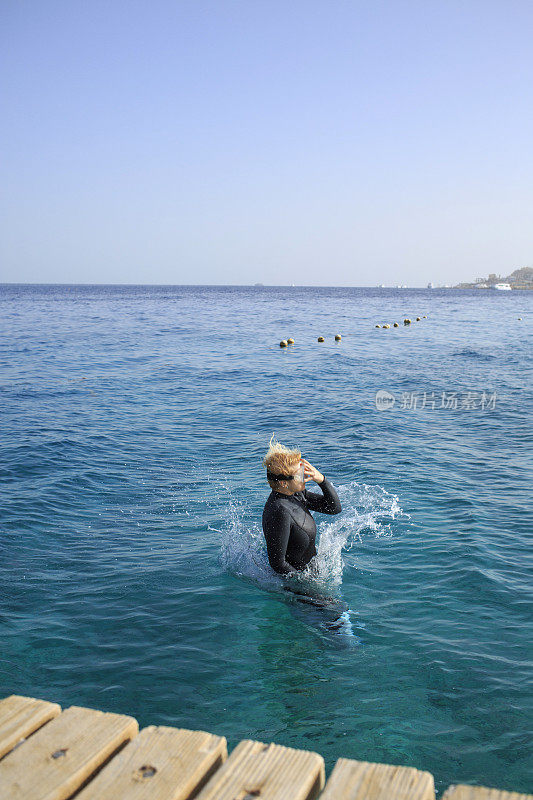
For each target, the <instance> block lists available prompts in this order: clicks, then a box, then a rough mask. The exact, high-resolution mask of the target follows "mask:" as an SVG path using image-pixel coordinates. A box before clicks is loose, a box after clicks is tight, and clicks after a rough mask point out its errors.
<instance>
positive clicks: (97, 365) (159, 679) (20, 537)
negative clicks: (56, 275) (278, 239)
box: [0, 285, 533, 794]
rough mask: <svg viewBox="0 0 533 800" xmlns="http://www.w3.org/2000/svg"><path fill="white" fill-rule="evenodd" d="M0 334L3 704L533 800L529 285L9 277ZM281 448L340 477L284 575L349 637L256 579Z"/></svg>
mask: <svg viewBox="0 0 533 800" xmlns="http://www.w3.org/2000/svg"><path fill="white" fill-rule="evenodd" d="M417 316H421V317H423V316H427V319H421V320H420V321H419V322H416V321H415V320H416V317H417ZM405 317H409V318H411V319H412V320H413V322H412V324H411V325H410V326H404V325H403V319H404V318H405ZM519 317H521V318H522V319H521V320H519V319H518V318H519ZM395 321H398V322H399V323H400V326H399V327H398V328H393V327H391V328H390V329H383V328H375V325H376V324H383V323H390V324H391V325H392V323H393V322H395ZM0 325H1V341H0V436H1V440H2V446H1V451H0V476H1V478H0V479H1V486H2V488H1V495H0V633H1V648H0V697H3V696H6V695H8V694H11V693H16V694H23V695H31V696H34V697H39V698H44V699H47V700H51V701H56V702H58V703H60V704H61V705H62V706H63V707H66V706H69V705H71V704H72V705H84V706H90V707H95V708H100V709H103V710H106V711H115V712H121V713H126V714H132V715H133V716H135V717H136V718H137V719H138V720H139V723H140V725H141V726H145V725H148V724H162V725H173V726H178V727H185V728H192V729H203V730H207V731H210V732H212V733H217V734H220V735H224V736H226V737H227V739H228V747H229V748H230V749H232V748H233V747H234V746H235V745H236V744H237V742H238V741H240V740H241V739H243V738H253V739H258V740H260V741H263V742H270V741H274V742H276V743H278V744H283V745H287V746H290V747H296V748H305V749H308V750H316V751H318V752H319V753H321V754H322V755H323V756H324V758H325V761H326V771H327V774H329V772H330V771H331V769H332V767H333V765H334V763H335V761H336V759H337V758H338V757H340V756H343V757H348V758H355V759H360V760H369V761H378V762H388V763H391V764H403V765H410V766H413V767H417V768H419V769H425V770H429V771H430V772H432V773H433V774H434V776H435V779H436V788H437V790H438V793H439V794H440V793H442V791H443V789H444V788H445V787H447V786H448V785H449V784H451V783H458V782H463V783H472V784H482V785H486V786H494V787H497V788H501V789H507V790H514V791H520V792H526V791H528V790H529V791H531V790H532V788H533V761H532V740H533V733H532V729H533V704H532V687H533V680H532V678H533V669H532V656H533V654H532V642H533V614H532V609H533V558H532V538H533V537H532V528H533V526H532V514H531V511H532V504H531V489H532V485H533V472H532V463H531V451H532V438H533V433H532V424H531V423H532V419H531V417H532V415H531V408H532V394H533V392H532V387H533V380H532V378H533V348H532V333H531V332H532V325H533V292H531V293H527V292H519V291H513V292H497V291H482V290H477V291H458V290H437V289H434V290H406V289H404V290H399V289H398V290H396V289H357V288H315V287H297V286H295V287H266V286H265V287H195V286H186V287H180V286H59V285H36V286H32V285H3V286H0ZM336 333H340V334H342V341H341V342H335V341H334V335H335V334H336ZM319 335H323V336H324V337H325V342H324V343H321V344H319V343H318V342H317V337H318V336H319ZM289 336H292V337H294V339H295V344H294V345H293V346H291V347H289V348H286V349H281V348H280V347H279V341H280V340H281V339H283V338H286V337H289ZM378 390H384V392H385V393H387V394H385V395H384V396H385V397H386V398H388V400H387V402H388V406H387V405H386V407H385V408H383V409H382V408H381V407H380V408H379V409H378V408H377V407H376V401H375V398H376V392H377V391H378ZM390 396H392V399H391V397H390ZM392 401H394V404H392ZM273 433H275V435H276V437H277V438H278V439H279V440H280V441H282V442H283V443H285V444H287V445H297V446H299V447H300V449H301V450H302V453H303V455H304V457H305V458H307V459H308V460H309V461H310V462H311V463H312V464H314V465H315V466H316V467H317V468H318V469H319V470H320V471H322V472H323V473H324V474H325V475H327V476H328V477H329V478H330V480H331V481H332V482H333V484H334V485H335V486H336V487H337V489H338V492H339V496H340V498H341V502H342V506H343V511H342V513H341V514H340V515H338V516H335V517H328V516H326V515H319V514H317V515H316V520H317V524H318V530H319V539H320V545H319V553H318V557H317V564H316V569H314V570H313V571H309V574H303V575H301V576H297V577H296V578H292V579H289V583H290V582H291V581H292V585H293V587H294V585H297V586H300V587H301V588H302V589H304V590H305V591H307V592H308V593H311V594H313V595H314V596H316V597H318V598H330V599H329V600H328V601H327V602H326V606H327V603H329V604H330V605H331V604H332V605H335V604H336V603H337V604H338V605H339V607H341V606H342V604H345V605H344V606H342V607H344V608H345V609H349V610H346V611H345V612H344V616H343V620H342V625H341V627H337V628H335V627H334V626H332V625H331V624H330V623H331V619H330V611H329V610H328V607H326V608H321V607H320V606H319V605H314V604H304V603H302V602H299V600H298V599H297V595H296V594H294V593H292V592H287V591H286V590H285V588H284V587H285V582H286V579H283V578H281V576H278V575H276V574H275V573H274V572H273V571H272V570H271V569H270V567H269V565H268V562H267V559H266V553H265V547H264V544H263V538H262V531H261V512H262V509H263V506H264V503H265V501H266V499H267V496H268V494H269V492H270V489H269V487H268V485H267V483H266V480H265V474H264V469H263V467H262V465H261V460H262V457H263V455H264V453H265V452H266V449H267V446H268V441H269V439H270V437H271V436H272V434H273ZM308 486H309V488H311V489H314V490H315V491H318V492H319V491H320V489H318V487H317V486H316V485H311V484H309V485H308Z"/></svg>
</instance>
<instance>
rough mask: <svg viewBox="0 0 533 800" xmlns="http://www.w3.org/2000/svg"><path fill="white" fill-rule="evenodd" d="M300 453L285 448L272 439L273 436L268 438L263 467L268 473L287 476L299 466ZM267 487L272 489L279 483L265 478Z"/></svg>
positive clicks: (295, 449) (296, 450)
mask: <svg viewBox="0 0 533 800" xmlns="http://www.w3.org/2000/svg"><path fill="white" fill-rule="evenodd" d="M301 457H302V453H301V451H300V450H298V449H297V448H292V449H291V448H289V447H285V445H283V444H281V443H280V442H278V441H276V440H275V439H274V434H272V436H271V437H270V441H269V443H268V450H267V452H266V455H265V457H264V458H263V466H265V467H266V468H267V470H268V471H269V472H273V473H275V474H276V473H278V474H281V475H287V474H289V473H290V472H291V470H293V469H294V467H295V466H296V465H297V464H299V462H300V459H301ZM267 480H268V483H269V486H270V487H271V488H274V487H275V486H277V485H278V484H279V481H271V480H270V479H269V478H267Z"/></svg>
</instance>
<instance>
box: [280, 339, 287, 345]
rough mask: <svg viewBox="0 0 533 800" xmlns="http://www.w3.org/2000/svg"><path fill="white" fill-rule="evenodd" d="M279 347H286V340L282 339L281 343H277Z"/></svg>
mask: <svg viewBox="0 0 533 800" xmlns="http://www.w3.org/2000/svg"><path fill="white" fill-rule="evenodd" d="M279 346H280V347H287V340H286V339H282V340H281V342H280V343H279Z"/></svg>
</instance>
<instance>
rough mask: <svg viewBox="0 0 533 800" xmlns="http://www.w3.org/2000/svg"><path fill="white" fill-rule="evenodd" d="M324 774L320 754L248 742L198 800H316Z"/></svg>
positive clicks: (227, 763) (231, 757) (196, 799)
mask: <svg viewBox="0 0 533 800" xmlns="http://www.w3.org/2000/svg"><path fill="white" fill-rule="evenodd" d="M324 774H325V773H324V759H323V758H322V756H321V755H319V754H318V753H312V752H308V751H306V750H293V749H291V748H289V747H282V746H281V745H279V744H263V743H262V742H253V741H251V740H250V739H244V741H242V742H239V744H238V745H237V747H236V748H235V750H233V752H232V753H231V755H230V757H229V758H228V760H227V761H226V763H225V764H223V765H222V767H221V768H220V769H219V770H217V771H216V772H215V774H214V775H213V777H212V778H211V780H210V781H209V782H208V783H207V784H206V786H204V788H203V789H202V790H201V791H200V793H199V794H198V795H197V796H196V797H195V800H257V798H259V799H260V800H315V798H316V797H318V794H319V792H320V789H322V787H323V786H324Z"/></svg>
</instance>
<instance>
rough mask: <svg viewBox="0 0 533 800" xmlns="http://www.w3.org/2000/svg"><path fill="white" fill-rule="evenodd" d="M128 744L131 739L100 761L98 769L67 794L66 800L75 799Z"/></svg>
mask: <svg viewBox="0 0 533 800" xmlns="http://www.w3.org/2000/svg"><path fill="white" fill-rule="evenodd" d="M130 742H131V739H126V740H125V741H124V742H122V743H121V744H119V746H118V747H117V748H116V750H113V752H112V753H111V754H110V755H108V757H107V758H106V760H105V761H102V763H101V764H99V765H98V767H97V768H96V769H95V770H94V772H91V774H90V775H89V776H88V777H87V778H85V780H84V781H83V783H82V784H81V786H78V788H77V789H76V791H75V792H73V793H72V794H69V796H68V797H67V798H66V800H73V798H74V797H76V796H77V795H78V794H79V793H80V792H81V790H82V789H85V787H86V786H87V784H89V783H90V782H91V781H92V780H93V778H95V777H96V776H97V775H98V773H99V772H101V771H102V770H103V768H104V767H105V766H107V764H109V762H110V761H112V759H113V758H115V756H117V755H118V754H119V753H120V751H121V750H124V748H125V747H126V745H127V744H129V743H130Z"/></svg>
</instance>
